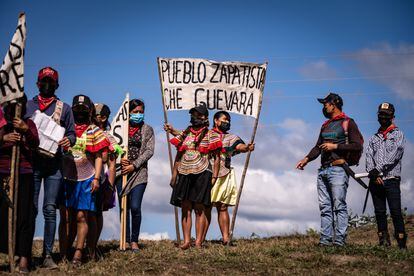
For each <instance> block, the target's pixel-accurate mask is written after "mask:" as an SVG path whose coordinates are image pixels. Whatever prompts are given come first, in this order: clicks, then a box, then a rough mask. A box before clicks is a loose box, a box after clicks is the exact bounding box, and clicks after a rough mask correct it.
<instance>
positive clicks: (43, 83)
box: [27, 67, 76, 269]
mask: <svg viewBox="0 0 414 276" xmlns="http://www.w3.org/2000/svg"><path fill="white" fill-rule="evenodd" d="M37 86H38V88H39V94H38V95H37V96H35V97H34V98H33V99H32V100H30V101H28V103H27V116H28V117H31V116H32V115H33V114H34V113H35V112H36V111H37V110H40V112H43V113H44V114H46V115H48V116H50V117H52V118H53V119H54V120H55V121H56V123H58V124H60V126H62V127H63V128H65V135H64V137H63V139H62V140H61V141H60V142H59V146H60V148H59V150H58V152H57V153H56V154H55V155H54V156H50V155H46V154H45V153H44V152H41V151H36V152H35V153H34V156H33V158H34V162H33V163H34V182H35V191H34V204H35V211H36V215H37V212H38V205H39V204H38V203H39V193H40V187H41V183H42V181H43V188H44V198H43V216H44V219H45V228H44V238H43V255H44V257H45V260H44V262H43V266H44V267H45V268H49V269H56V268H57V265H56V264H55V262H54V261H53V259H52V257H51V255H52V250H53V242H54V240H55V233H56V209H57V207H58V198H59V192H60V189H61V185H62V173H61V164H62V148H63V149H65V148H69V147H70V146H73V145H74V144H75V141H76V136H75V126H74V119H73V114H72V110H71V108H70V106H69V105H68V104H66V103H63V102H62V101H60V100H59V99H58V98H57V97H56V96H55V91H56V89H57V88H58V87H59V77H58V72H57V71H56V70H55V69H53V68H51V67H45V68H43V69H41V70H40V71H39V75H38V80H37ZM33 234H34V233H33Z"/></svg>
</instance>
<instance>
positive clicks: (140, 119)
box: [129, 113, 144, 124]
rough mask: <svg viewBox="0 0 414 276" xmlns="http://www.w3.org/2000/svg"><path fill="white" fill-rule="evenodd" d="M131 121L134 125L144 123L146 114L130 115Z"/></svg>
mask: <svg viewBox="0 0 414 276" xmlns="http://www.w3.org/2000/svg"><path fill="white" fill-rule="evenodd" d="M129 121H130V122H131V123H134V124H139V123H142V122H143V121H144V114H143V113H134V114H129Z"/></svg>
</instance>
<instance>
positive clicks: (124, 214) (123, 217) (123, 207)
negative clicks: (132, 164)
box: [119, 93, 129, 250]
mask: <svg viewBox="0 0 414 276" xmlns="http://www.w3.org/2000/svg"><path fill="white" fill-rule="evenodd" d="M127 100H128V105H127V107H126V110H127V127H126V128H125V129H124V133H123V134H124V135H123V136H124V138H125V137H126V139H127V140H126V146H125V149H124V150H125V155H124V158H126V159H128V139H129V134H128V133H129V93H127ZM127 177H128V176H127V175H123V176H122V191H124V188H125V186H126V185H127V182H128V179H127ZM120 206H121V238H120V239H119V249H120V250H126V227H127V225H126V221H127V212H128V210H127V195H125V194H123V195H122V197H121V202H120Z"/></svg>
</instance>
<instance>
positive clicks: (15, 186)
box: [8, 103, 22, 273]
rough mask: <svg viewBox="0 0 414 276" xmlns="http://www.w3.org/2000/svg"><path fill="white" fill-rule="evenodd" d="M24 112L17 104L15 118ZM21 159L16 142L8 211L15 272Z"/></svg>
mask: <svg viewBox="0 0 414 276" xmlns="http://www.w3.org/2000/svg"><path fill="white" fill-rule="evenodd" d="M21 113H22V105H21V104H20V103H17V104H16V109H15V114H14V118H16V119H19V118H20V117H21ZM19 159H20V146H19V144H18V143H16V144H15V145H14V146H13V148H12V158H11V164H10V180H9V187H10V193H9V195H10V201H11V202H12V203H13V209H12V208H9V212H8V251H9V252H8V253H9V265H10V271H11V272H12V273H13V272H14V270H15V269H14V253H15V247H16V222H17V201H18V199H17V198H18V195H19V163H20V162H19Z"/></svg>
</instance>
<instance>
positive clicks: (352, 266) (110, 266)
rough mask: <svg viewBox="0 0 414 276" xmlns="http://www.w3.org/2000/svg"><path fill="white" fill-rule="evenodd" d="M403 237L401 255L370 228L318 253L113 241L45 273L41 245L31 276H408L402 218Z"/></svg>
mask: <svg viewBox="0 0 414 276" xmlns="http://www.w3.org/2000/svg"><path fill="white" fill-rule="evenodd" d="M406 221H407V225H406V226H407V230H408V233H409V238H408V247H409V249H408V250H406V251H401V250H399V249H398V248H397V246H396V242H395V240H392V243H393V246H392V247H391V248H382V247H378V246H376V244H377V237H376V230H375V226H374V225H368V226H363V227H359V228H357V229H351V230H350V235H349V239H348V246H346V247H344V248H334V247H332V248H320V247H318V246H316V245H317V242H318V235H317V233H315V232H313V231H309V233H308V234H307V235H290V236H283V237H271V238H264V239H259V238H257V239H239V240H236V241H235V242H234V245H233V246H231V247H223V246H222V245H221V244H219V243H218V242H215V241H211V242H208V243H207V245H206V248H203V249H195V248H192V249H190V250H187V251H182V250H180V249H178V248H176V247H174V244H173V242H172V241H144V242H143V244H142V250H141V251H140V253H132V252H119V251H117V246H118V243H117V241H112V242H102V243H101V248H102V250H103V251H104V253H105V259H104V260H103V261H99V262H88V263H86V264H84V265H83V266H82V267H81V268H76V269H75V268H73V267H72V266H71V264H70V263H60V264H59V270H58V271H54V272H50V271H47V270H44V269H41V268H40V267H39V263H40V255H41V241H36V242H35V245H34V255H35V259H34V261H35V263H36V264H37V268H36V270H35V271H34V272H33V273H34V274H42V275H45V274H106V275H138V274H156V275H159V274H164V275H183V274H194V275H195V274H198V275H200V274H206V275H210V274H230V275H236V274H237V275H238V274H248V275H268V274H312V275H316V274H354V275H360V274H364V275H366V274H392V275H414V217H413V216H410V217H408V218H407V220H406ZM0 266H1V270H2V271H5V270H6V269H7V257H6V256H5V255H0Z"/></svg>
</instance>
